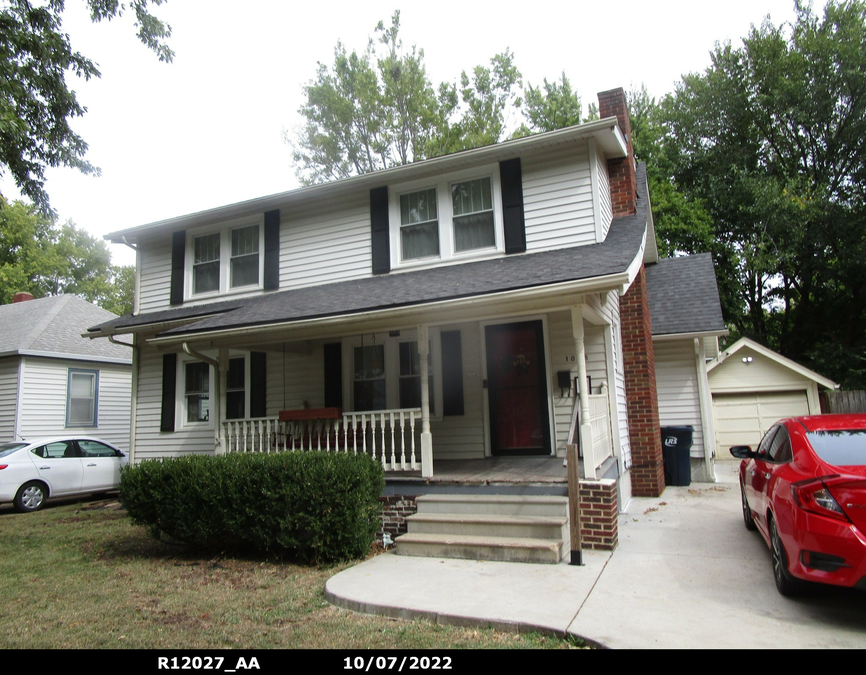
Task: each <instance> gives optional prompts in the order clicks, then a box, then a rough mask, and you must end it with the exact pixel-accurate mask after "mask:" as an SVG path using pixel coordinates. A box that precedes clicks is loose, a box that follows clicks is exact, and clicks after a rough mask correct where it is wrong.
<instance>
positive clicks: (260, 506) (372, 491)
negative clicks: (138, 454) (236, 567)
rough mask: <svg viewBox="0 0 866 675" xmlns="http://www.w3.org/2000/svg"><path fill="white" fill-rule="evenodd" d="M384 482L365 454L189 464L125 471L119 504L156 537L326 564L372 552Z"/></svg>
mask: <svg viewBox="0 0 866 675" xmlns="http://www.w3.org/2000/svg"><path fill="white" fill-rule="evenodd" d="M384 484H385V479H384V473H383V471H382V467H381V465H380V464H378V463H376V462H375V461H374V460H373V459H371V458H370V457H368V456H366V455H354V454H344V453H333V452H285V453H278V454H272V455H259V454H232V455H221V456H217V457H203V456H187V457H180V458H175V459H163V460H158V461H147V462H143V463H142V464H139V465H138V466H134V467H128V468H126V469H124V470H123V473H122V476H121V481H120V499H121V501H122V502H123V505H124V507H125V508H126V509H127V511H128V512H129V515H130V517H131V518H132V520H133V522H135V523H136V524H138V525H144V526H146V527H147V528H148V529H149V530H150V533H151V534H152V535H153V536H155V537H157V538H159V537H161V536H162V535H167V536H168V537H170V538H172V539H174V540H177V541H181V542H185V543H188V544H191V545H194V546H196V547H199V548H203V549H208V550H215V551H231V552H238V553H257V554H270V555H280V556H283V555H285V556H289V557H291V558H294V559H298V560H303V561H306V562H312V563H322V562H324V563H327V562H335V561H339V560H345V559H349V558H358V557H362V556H364V555H365V554H366V553H367V551H368V550H369V547H370V544H371V542H372V541H373V539H374V537H375V535H376V532H377V531H378V529H379V495H380V494H381V493H382V488H383V486H384Z"/></svg>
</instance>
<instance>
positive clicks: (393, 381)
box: [342, 327, 443, 420]
mask: <svg viewBox="0 0 866 675" xmlns="http://www.w3.org/2000/svg"><path fill="white" fill-rule="evenodd" d="M374 338H375V343H376V344H377V345H385V405H386V410H396V409H398V408H399V407H400V343H401V342H417V341H418V331H417V330H414V329H413V330H401V331H400V335H397V336H392V335H390V334H389V333H376V334H375V335H374V334H370V333H365V334H364V335H363V336H360V335H356V336H353V337H348V338H343V346H342V359H343V409H344V410H346V411H347V412H352V411H354V410H355V401H354V396H355V386H354V383H355V363H354V360H355V347H361V346H362V345H363V346H365V347H369V346H371V345H372V344H373V340H374ZM428 338H429V340H430V352H431V353H430V356H431V361H432V362H431V364H430V376H431V377H432V378H433V401H431V403H432V404H433V410H434V412H435V414H431V415H430V419H431V420H441V419H442V410H443V408H442V406H443V400H442V342H441V341H440V339H439V329H438V328H435V327H431V328H429V329H428Z"/></svg>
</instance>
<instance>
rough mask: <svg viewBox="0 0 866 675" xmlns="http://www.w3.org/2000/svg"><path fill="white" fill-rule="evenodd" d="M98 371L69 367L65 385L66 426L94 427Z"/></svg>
mask: <svg viewBox="0 0 866 675" xmlns="http://www.w3.org/2000/svg"><path fill="white" fill-rule="evenodd" d="M98 396H99V371H98V370H79V369H77V368H70V369H69V378H68V382H67V386H66V426H67V427H95V426H96V421H97V399H98Z"/></svg>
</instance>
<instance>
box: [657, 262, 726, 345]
mask: <svg viewBox="0 0 866 675" xmlns="http://www.w3.org/2000/svg"><path fill="white" fill-rule="evenodd" d="M646 285H647V300H648V301H649V310H650V320H651V321H652V331H653V335H673V334H677V333H703V332H720V331H724V330H725V322H724V320H723V319H722V306H721V305H720V304H719V289H718V286H717V285H716V272H715V268H714V267H713V258H712V256H711V255H710V254H709V253H700V254H698V255H692V256H687V257H682V258H666V259H663V260H659V262H658V263H657V264H655V265H647V266H646Z"/></svg>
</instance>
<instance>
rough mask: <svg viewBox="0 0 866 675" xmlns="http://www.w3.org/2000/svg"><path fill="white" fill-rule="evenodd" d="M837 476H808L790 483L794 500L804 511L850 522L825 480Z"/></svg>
mask: <svg viewBox="0 0 866 675" xmlns="http://www.w3.org/2000/svg"><path fill="white" fill-rule="evenodd" d="M834 478H838V477H837V476H824V477H823V478H810V479H809V480H803V481H800V482H799V483H794V484H793V485H791V492H793V494H794V502H795V503H796V504H797V506H799V507H800V508H801V509H803V510H804V511H809V512H810V513H817V514H818V515H820V516H826V517H828V518H836V519H837V520H844V521H845V522H846V523H847V522H850V520H849V519H848V516H846V515H845V512H844V511H843V510H842V507H841V506H839V503H838V502H837V501H836V500H835V499H834V498H833V495H832V494H830V490H829V489H828V487H827V485H826V483H825V482H824V481H825V480H828V479H829V480H832V479H834Z"/></svg>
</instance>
